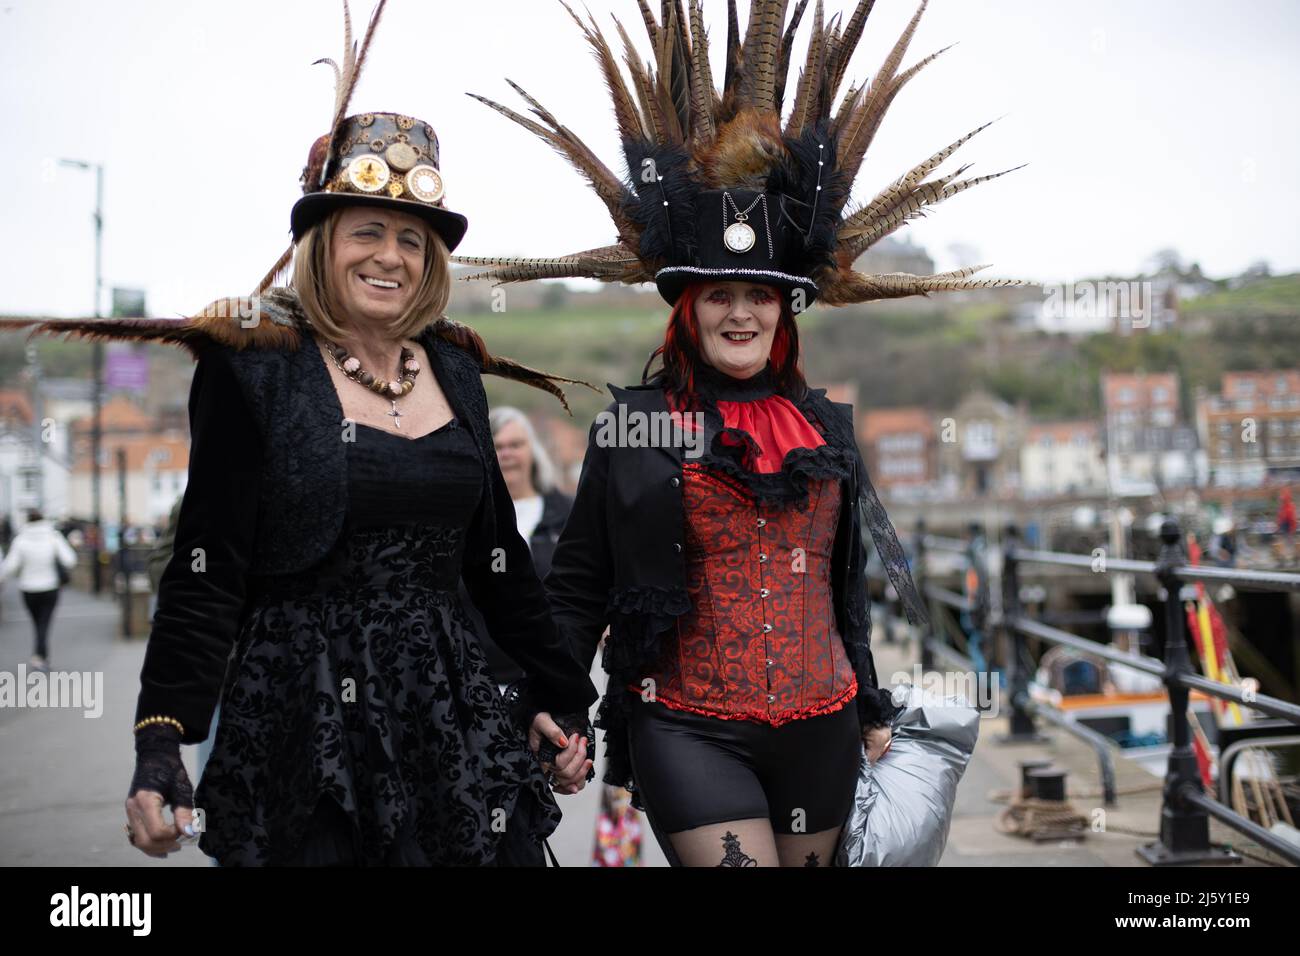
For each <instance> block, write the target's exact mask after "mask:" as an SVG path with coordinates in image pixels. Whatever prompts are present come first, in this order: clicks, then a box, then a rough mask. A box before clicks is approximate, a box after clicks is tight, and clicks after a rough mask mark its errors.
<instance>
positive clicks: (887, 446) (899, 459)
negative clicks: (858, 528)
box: [858, 407, 938, 498]
mask: <svg viewBox="0 0 1300 956" xmlns="http://www.w3.org/2000/svg"><path fill="white" fill-rule="evenodd" d="M860 422H861V424H860V425H859V427H858V442H859V444H861V445H862V454H863V460H864V461H865V462H866V465H867V472H868V473H869V474H870V475H871V481H872V483H873V484H874V485H875V486H876V488H877V489H879V491H880V493H881V495H885V496H890V497H898V498H903V497H920V496H921V495H923V494H925V493H926V492H928V491H929V490H930V489H931V488H932V487H933V485H934V483H935V481H936V480H937V479H938V470H937V458H936V453H935V445H936V442H937V438H936V435H935V422H934V414H933V413H932V412H929V411H927V410H925V409H924V408H917V407H910V408H880V409H875V410H873V411H869V412H866V413H864V414H863V415H862V416H861V418H860Z"/></svg>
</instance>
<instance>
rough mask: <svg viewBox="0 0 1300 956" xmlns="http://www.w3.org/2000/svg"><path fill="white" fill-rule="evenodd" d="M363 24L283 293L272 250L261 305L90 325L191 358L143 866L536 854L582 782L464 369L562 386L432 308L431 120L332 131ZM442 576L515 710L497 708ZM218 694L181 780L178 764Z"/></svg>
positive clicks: (461, 224)
mask: <svg viewBox="0 0 1300 956" xmlns="http://www.w3.org/2000/svg"><path fill="white" fill-rule="evenodd" d="M380 9H382V4H381V5H380ZM377 19H378V11H376V15H375V16H374V17H372V19H371V24H370V29H369V30H368V31H367V33H366V36H365V39H364V41H363V43H362V47H361V54H360V56H359V57H355V56H353V57H345V59H344V61H343V62H344V67H343V69H342V70H341V71H340V80H339V81H340V90H339V95H338V97H337V99H336V114H335V116H334V118H333V121H332V122H331V125H330V127H329V129H330V131H331V132H330V133H328V134H326V135H325V136H322V137H321V138H320V139H318V140H317V141H316V143H315V144H314V145H313V146H312V149H311V151H310V154H309V157H308V161H307V165H306V168H305V169H304V172H303V179H302V182H303V192H304V195H303V197H302V198H301V199H300V200H299V201H298V202H297V203H296V205H295V206H294V208H293V212H292V216H291V227H292V233H293V237H294V241H295V245H294V247H293V249H292V250H291V253H292V258H293V274H292V275H293V278H292V283H291V286H290V287H289V288H278V289H272V288H269V287H270V285H271V282H272V281H273V280H274V276H275V275H276V273H278V272H279V271H280V269H281V268H282V267H283V266H284V265H286V264H287V262H288V258H289V254H286V256H285V257H283V258H282V259H281V262H280V263H278V264H277V266H276V268H274V269H273V270H272V272H271V274H270V275H268V277H267V278H266V279H265V280H264V281H263V283H262V284H261V286H260V287H259V293H260V294H259V295H257V296H255V297H254V298H253V299H243V300H221V301H219V302H217V303H214V304H213V305H212V306H211V307H209V308H208V309H206V310H205V311H204V313H203V315H201V316H199V317H198V318H196V319H192V320H187V321H184V322H180V323H166V322H156V321H155V322H150V321H147V320H134V321H131V320H122V321H118V322H116V323H108V324H106V323H97V324H95V325H94V326H93V328H91V327H87V328H86V329H83V331H93V332H94V333H97V334H101V335H102V334H108V335H116V336H119V337H131V336H136V337H146V338H155V339H161V340H164V341H172V342H180V343H182V344H185V345H187V346H189V347H190V348H192V349H193V351H194V352H195V354H196V356H197V358H198V367H197V369H196V370H195V376H194V381H193V386H192V390H191V394H190V416H191V433H192V447H191V456H190V469H189V482H188V486H187V488H186V491H185V496H184V500H183V502H182V505H181V510H180V515H179V519H178V522H177V528H176V534H175V546H174V552H173V555H172V558H171V560H170V561H169V562H168V564H167V567H166V570H165V571H164V572H163V575H162V579H161V583H160V590H159V599H158V608H157V613H156V615H155V618H154V623H153V630H152V633H151V636H150V640H149V645H148V649H147V652H146V655H145V662H144V668H143V671H142V673H141V690H140V696H139V702H138V705H137V711H136V721H137V722H136V725H135V740H136V769H135V775H134V778H133V779H132V782H131V787H130V795H129V797H128V799H127V801H126V811H127V826H126V832H127V837H128V839H130V840H131V842H132V843H133V844H134V845H135V846H136V847H137V848H139V849H140V850H142V851H143V852H145V853H146V854H149V855H150V856H156V857H165V856H166V855H167V854H168V853H169V852H173V851H175V850H177V849H179V847H180V845H181V843H182V842H183V841H185V840H187V839H192V838H193V837H195V836H197V837H199V845H200V847H201V848H202V849H203V850H204V852H206V853H208V854H209V855H210V856H213V857H215V858H216V859H217V860H218V862H220V863H221V864H222V865H281V864H291V865H383V864H388V865H502V864H512V863H520V864H531V865H541V864H542V863H544V859H543V855H542V844H543V840H544V838H545V837H546V836H547V835H548V834H550V833H551V832H552V831H553V830H554V829H555V827H556V825H557V824H558V822H559V810H558V808H557V806H556V803H555V799H554V797H553V795H552V790H555V791H557V792H561V793H573V792H576V791H577V790H578V789H580V788H581V787H582V786H583V785H584V784H585V782H586V779H587V777H588V775H589V774H590V771H591V761H590V760H588V759H587V755H586V741H587V740H588V739H590V731H589V730H588V728H587V724H588V721H587V709H588V707H589V706H590V704H591V703H592V702H593V701H594V700H595V697H596V692H595V689H594V687H593V686H592V684H591V681H590V679H589V678H588V676H587V672H586V670H585V669H584V668H582V667H580V666H579V665H578V664H577V662H576V661H575V660H574V659H573V657H572V655H571V654H570V653H569V652H568V650H567V648H566V647H565V646H564V645H563V644H562V642H561V639H560V637H559V635H558V633H557V631H556V628H555V625H554V624H553V622H552V620H551V616H550V612H549V608H548V605H547V602H546V598H545V594H544V592H543V590H542V587H541V584H540V582H539V580H538V577H537V574H536V572H535V571H534V569H533V564H532V561H531V559H530V557H529V552H528V547H527V545H526V544H525V543H524V541H523V540H522V539H521V538H520V536H519V533H518V531H517V530H516V528H515V523H514V515H513V512H512V509H511V503H510V495H509V493H508V491H507V488H506V484H505V481H504V479H503V478H502V474H501V468H500V466H499V464H498V461H497V456H496V454H495V451H494V448H493V442H492V436H491V432H490V430H489V425H488V408H487V400H486V396H485V394H484V389H483V385H482V382H481V380H480V379H481V375H482V374H483V373H484V372H488V371H490V372H494V373H497V374H503V375H507V376H509V377H512V378H516V379H518V380H521V381H525V382H529V383H531V384H535V385H538V386H539V387H542V388H545V389H547V390H548V391H552V392H555V393H558V388H557V387H556V386H555V385H554V384H553V383H552V382H551V381H550V378H551V377H550V376H547V375H545V374H544V373H540V372H536V371H534V370H531V369H526V368H523V367H522V366H518V365H516V364H514V363H512V362H509V361H508V360H505V359H498V358H495V357H493V356H491V355H489V354H488V352H487V350H486V349H485V348H484V347H483V343H482V341H481V340H480V339H479V338H478V336H477V335H475V334H474V333H473V332H471V331H470V330H468V329H466V328H464V327H463V326H459V325H458V324H456V323H454V322H450V321H448V320H446V319H445V318H443V316H442V312H443V309H444V308H445V307H446V304H447V299H448V290H449V281H450V275H449V269H448V253H449V250H450V249H453V248H454V247H455V246H456V244H457V243H458V242H459V241H460V239H461V237H462V236H463V235H464V233H465V229H466V219H465V217H464V216H462V215H460V214H459V213H455V212H452V211H450V210H448V209H447V208H446V206H445V205H444V202H443V181H442V173H441V171H440V169H439V147H438V140H437V137H436V136H435V135H434V131H433V128H432V127H431V126H430V125H429V124H427V123H425V122H422V121H420V120H418V119H415V118H414V117H410V116H406V115H402V114H397V113H363V114H359V115H353V116H344V113H345V111H346V107H347V100H348V94H349V93H350V90H351V87H352V85H353V84H354V83H355V79H356V77H355V68H356V63H357V62H360V61H362V60H364V59H365V55H366V50H367V48H368V47H369V45H370V40H371V35H372V33H373V30H374V25H375V22H376V21H377ZM41 328H42V329H44V330H47V331H68V330H70V328H71V326H70V324H69V323H47V324H46V325H44V326H41ZM461 578H463V579H464V580H465V582H466V583H467V584H468V587H469V590H470V593H471V594H472V595H473V597H474V599H475V601H476V602H477V604H478V606H479V607H480V608H482V609H483V610H484V613H485V616H486V618H487V623H488V625H489V626H490V627H491V629H492V633H493V636H494V638H495V639H496V640H497V641H499V642H500V643H501V645H502V646H503V647H506V648H507V649H509V651H510V652H511V653H512V654H513V655H515V657H516V658H517V659H518V660H519V661H520V662H521V663H523V664H524V666H525V667H526V669H527V671H528V674H529V688H528V693H526V694H525V693H523V692H520V693H517V694H512V695H511V696H510V698H509V699H503V698H502V697H501V695H500V694H499V693H498V692H497V688H496V687H495V686H494V684H493V682H492V679H491V676H490V674H489V672H488V668H487V666H486V663H485V661H484V658H483V654H482V651H481V650H480V649H479V646H478V641H477V639H476V637H475V634H474V631H473V625H472V624H471V622H470V619H469V618H468V616H467V614H466V611H465V609H464V607H463V606H462V605H461V602H460V601H459V599H458V597H457V582H458V580H459V579H461ZM228 660H229V669H228V673H227V662H228ZM223 675H226V676H225V678H224V682H223ZM218 696H220V702H221V708H220V719H219V721H218V725H217V729H216V739H215V742H214V746H213V749H212V754H211V756H210V758H209V760H208V762H207V766H206V769H205V771H204V774H203V777H202V779H201V781H200V783H199V786H198V789H197V792H193V791H192V788H191V785H190V781H189V779H188V777H187V775H186V772H185V769H184V767H183V765H182V763H181V758H180V746H181V744H192V743H197V742H199V741H201V740H203V739H204V737H205V736H206V735H207V733H208V725H209V720H210V719H211V716H212V714H213V710H214V707H215V705H216V703H217V700H218ZM544 742H545V743H546V744H547V745H548V749H547V751H546V752H542V745H543V743H544ZM538 757H542V758H544V762H543V760H542V759H538ZM164 804H167V805H170V806H171V807H172V808H173V810H174V817H175V819H174V821H172V822H168V821H167V820H166V819H165V818H164V816H163V814H162V807H163V805H164ZM200 809H201V810H202V813H201V814H200V813H199V810H200Z"/></svg>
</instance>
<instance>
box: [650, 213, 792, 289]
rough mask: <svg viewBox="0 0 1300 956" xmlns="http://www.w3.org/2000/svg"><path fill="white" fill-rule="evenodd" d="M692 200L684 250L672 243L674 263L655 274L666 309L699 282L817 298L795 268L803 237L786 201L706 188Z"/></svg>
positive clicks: (680, 244)
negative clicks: (740, 284)
mask: <svg viewBox="0 0 1300 956" xmlns="http://www.w3.org/2000/svg"><path fill="white" fill-rule="evenodd" d="M694 201H695V216H694V218H695V230H694V235H693V236H692V237H690V240H689V245H685V248H683V246H684V243H683V241H681V240H679V241H675V242H674V243H673V245H674V246H675V247H677V249H678V250H681V251H679V253H678V255H677V256H675V257H674V258H676V259H678V260H679V264H675V265H670V266H665V267H664V268H662V269H660V270H658V271H657V272H656V273H655V285H656V286H658V288H659V294H660V295H662V296H663V297H664V299H665V300H667V301H668V303H669V304H670V305H671V304H675V303H676V302H677V299H678V298H679V297H680V296H681V294H682V291H683V290H684V289H685V288H686V287H687V286H688V285H690V284H691V283H692V282H700V281H732V282H755V283H760V284H763V285H771V286H776V287H777V288H778V289H780V290H782V291H783V292H785V293H787V294H790V293H793V292H794V291H795V290H796V289H798V290H802V292H803V295H802V300H803V301H802V303H801V305H811V304H812V302H813V300H814V299H816V298H817V283H816V282H814V281H813V280H812V278H810V277H809V276H808V275H806V274H804V273H806V271H807V270H805V269H802V268H800V267H801V266H802V265H803V264H804V259H805V257H804V256H803V255H802V248H803V238H802V236H801V235H800V233H799V231H798V228H797V224H796V222H795V220H794V217H793V216H792V215H791V209H790V207H791V205H792V204H793V203H794V200H793V199H792V198H791V197H789V196H786V195H784V194H781V193H772V192H759V191H758V190H754V189H706V190H701V191H700V192H699V193H698V194H696V196H695V200H694ZM691 250H693V253H692V251H691ZM682 259H684V260H686V261H684V262H683V261H680V260H682Z"/></svg>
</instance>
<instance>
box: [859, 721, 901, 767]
mask: <svg viewBox="0 0 1300 956" xmlns="http://www.w3.org/2000/svg"><path fill="white" fill-rule="evenodd" d="M893 743H894V740H893V733H892V732H891V731H890V729H889V728H888V727H869V728H867V729H866V730H864V731H863V732H862V745H863V746H864V747H866V748H867V759H868V760H869V761H871V763H875V762H876V761H877V760H879V759H880V758H881V757H883V756H884V755H885V754H887V753H888V752H889V748H890V747H891V746H892V745H893Z"/></svg>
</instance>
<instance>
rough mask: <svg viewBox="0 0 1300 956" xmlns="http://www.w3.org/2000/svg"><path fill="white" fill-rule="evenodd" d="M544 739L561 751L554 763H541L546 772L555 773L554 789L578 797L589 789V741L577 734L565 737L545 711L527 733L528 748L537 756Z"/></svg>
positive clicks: (590, 764)
mask: <svg viewBox="0 0 1300 956" xmlns="http://www.w3.org/2000/svg"><path fill="white" fill-rule="evenodd" d="M543 739H545V740H548V741H550V742H551V744H552V745H554V746H555V747H558V748H559V749H560V752H559V754H557V755H556V757H555V762H554V763H550V762H543V763H542V769H543V770H545V771H547V772H548V773H554V782H553V783H552V784H551V789H552V790H554V791H555V792H556V793H577V792H578V791H579V790H581V789H582V788H583V787H585V786H586V785H587V772H588V771H589V770H590V769H591V766H592V761H590V760H588V759H587V746H588V744H589V741H588V740H587V738H586V737H585V736H580V735H578V734H571V735H566V734H565V733H564V731H563V730H562V729H561V728H560V726H559V725H558V724H557V723H556V722H555V721H554V720H553V719H552V717H551V715H550V714H548V713H547V712H546V711H541V712H539V713H538V714H537V716H536V717H534V718H533V724H532V726H531V727H530V728H529V729H528V746H529V748H531V749H532V751H533V753H534V754H536V753H537V751H538V749H539V748H540V747H541V744H542V740H543Z"/></svg>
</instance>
